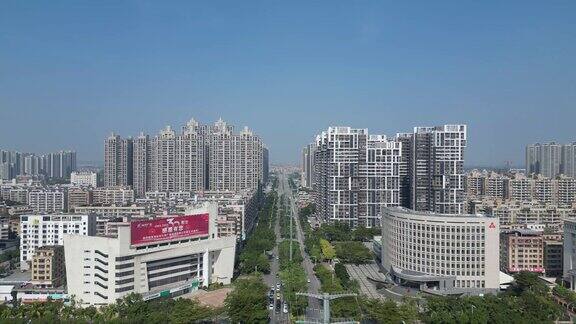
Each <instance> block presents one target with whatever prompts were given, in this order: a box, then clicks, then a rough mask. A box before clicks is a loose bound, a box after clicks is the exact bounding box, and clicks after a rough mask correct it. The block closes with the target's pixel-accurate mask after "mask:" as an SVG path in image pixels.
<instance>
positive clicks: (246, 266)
mask: <svg viewBox="0 0 576 324" xmlns="http://www.w3.org/2000/svg"><path fill="white" fill-rule="evenodd" d="M277 200H278V196H277V194H276V191H272V192H271V193H270V194H268V195H267V196H266V201H265V204H264V207H263V208H262V209H261V210H260V211H259V216H258V225H257V226H256V229H255V230H254V231H253V233H252V234H251V235H250V237H249V238H248V239H247V240H246V245H245V246H244V248H243V250H242V253H240V256H239V270H240V273H241V274H251V273H253V272H255V271H259V272H263V273H270V260H269V259H268V257H267V256H266V251H270V250H272V248H274V245H275V244H276V235H275V234H274V229H273V224H274V221H275V219H276V204H277Z"/></svg>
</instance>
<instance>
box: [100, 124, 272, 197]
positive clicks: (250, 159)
mask: <svg viewBox="0 0 576 324" xmlns="http://www.w3.org/2000/svg"><path fill="white" fill-rule="evenodd" d="M267 176H268V149H267V148H266V147H265V146H264V144H263V143H262V141H261V139H260V137H259V136H257V135H254V134H253V133H252V131H251V130H249V129H248V128H247V127H245V128H244V129H243V130H241V131H240V132H239V133H235V132H234V126H232V125H229V124H227V123H226V122H224V121H223V120H222V119H219V120H218V121H216V122H215V123H214V124H213V125H202V124H199V123H198V122H197V121H195V120H194V119H191V120H190V121H189V122H188V123H186V125H184V127H182V131H181V132H180V133H176V132H175V131H174V130H173V129H172V128H171V127H170V126H167V127H166V128H165V129H163V130H161V131H160V133H159V134H158V135H156V136H154V137H151V136H148V135H145V134H143V133H141V134H140V135H139V136H137V137H136V138H131V137H129V138H122V137H120V136H119V135H115V134H112V135H111V136H110V137H108V138H107V139H106V140H105V144H104V186H106V187H115V186H131V187H132V188H133V189H134V192H135V195H136V196H139V197H141V196H144V195H145V193H146V192H150V191H156V192H177V191H194V192H198V191H203V190H213V191H239V190H244V189H256V188H258V186H259V185H260V184H262V183H266V181H267Z"/></svg>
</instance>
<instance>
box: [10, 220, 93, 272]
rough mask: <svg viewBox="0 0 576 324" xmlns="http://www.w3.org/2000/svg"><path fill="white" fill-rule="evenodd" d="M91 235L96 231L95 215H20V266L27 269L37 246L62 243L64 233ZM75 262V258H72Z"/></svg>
mask: <svg viewBox="0 0 576 324" xmlns="http://www.w3.org/2000/svg"><path fill="white" fill-rule="evenodd" d="M70 233H74V234H78V235H80V236H83V237H84V236H91V235H95V233H96V215H79V214H58V215H49V214H36V215H22V216H20V268H21V269H22V270H28V269H29V268H30V263H31V262H32V257H33V256H34V253H35V252H36V249H37V248H40V247H43V246H47V245H63V244H64V234H70ZM74 261H75V262H76V261H77V260H74Z"/></svg>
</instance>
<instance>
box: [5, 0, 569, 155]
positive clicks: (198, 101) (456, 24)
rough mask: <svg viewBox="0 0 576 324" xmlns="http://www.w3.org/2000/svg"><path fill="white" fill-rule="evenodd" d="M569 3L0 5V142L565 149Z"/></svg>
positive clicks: (86, 149)
mask: <svg viewBox="0 0 576 324" xmlns="http://www.w3.org/2000/svg"><path fill="white" fill-rule="evenodd" d="M575 14H576V1H574V0H570V1H525V0H524V1H273V0H267V1H229V2H222V1H205V2H200V1H119V0H110V1H105V0H104V1H86V2H85V1H21V0H15V1H8V0H2V1H0V147H2V148H8V149H17V150H21V151H36V152H46V151H51V150H58V149H75V150H77V151H78V156H79V159H80V160H84V161H86V160H96V161H98V160H102V159H103V153H102V152H103V140H104V138H105V137H106V136H107V134H109V133H110V132H111V131H114V132H117V133H120V134H121V135H124V136H127V135H137V134H138V133H139V132H140V131H145V132H148V133H151V134H156V133H157V131H158V130H160V129H161V128H163V127H164V126H165V125H168V124H170V125H172V126H173V127H175V128H178V129H179V128H180V126H181V125H183V124H184V123H185V122H186V121H187V120H188V119H190V118H191V117H195V118H196V119H197V120H199V121H201V122H213V121H215V120H216V119H218V117H222V118H223V119H225V120H227V121H229V122H231V123H233V124H235V125H237V126H238V127H241V126H244V125H248V126H250V127H251V128H252V129H254V131H255V132H256V133H257V134H259V135H261V136H262V137H263V139H264V141H265V143H266V144H267V145H268V146H269V148H270V154H271V160H272V161H273V162H298V161H299V154H300V148H301V147H302V146H303V145H304V144H306V143H307V142H310V141H312V139H313V136H314V134H316V133H318V132H319V131H321V130H322V129H324V128H326V127H328V126H330V125H348V126H353V127H358V128H369V129H370V131H371V132H372V133H383V134H388V135H393V134H395V133H396V132H401V131H409V130H411V129H412V127H414V126H432V125H435V124H443V123H466V124H468V125H469V126H468V127H469V128H468V129H469V147H468V150H467V157H466V158H467V164H468V165H503V163H504V161H508V160H510V161H512V162H513V163H515V164H523V155H524V153H523V152H524V145H525V144H527V143H531V142H536V141H550V140H556V141H560V142H568V141H576V127H575V125H576V105H575V103H576V64H575V63H576V18H575V17H576V16H575Z"/></svg>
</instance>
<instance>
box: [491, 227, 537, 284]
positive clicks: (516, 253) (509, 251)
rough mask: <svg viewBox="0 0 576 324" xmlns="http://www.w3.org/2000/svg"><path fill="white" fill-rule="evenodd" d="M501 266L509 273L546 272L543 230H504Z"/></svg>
mask: <svg viewBox="0 0 576 324" xmlns="http://www.w3.org/2000/svg"><path fill="white" fill-rule="evenodd" d="M500 263H501V265H500V268H501V270H502V271H504V272H507V273H516V272H520V271H530V272H537V273H543V272H544V238H543V236H542V232H540V231H533V230H528V229H517V230H507V231H502V233H501V234H500Z"/></svg>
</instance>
